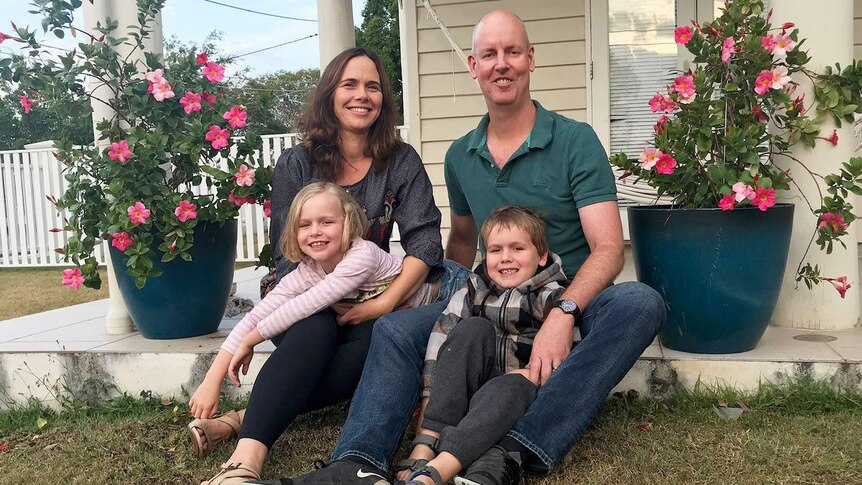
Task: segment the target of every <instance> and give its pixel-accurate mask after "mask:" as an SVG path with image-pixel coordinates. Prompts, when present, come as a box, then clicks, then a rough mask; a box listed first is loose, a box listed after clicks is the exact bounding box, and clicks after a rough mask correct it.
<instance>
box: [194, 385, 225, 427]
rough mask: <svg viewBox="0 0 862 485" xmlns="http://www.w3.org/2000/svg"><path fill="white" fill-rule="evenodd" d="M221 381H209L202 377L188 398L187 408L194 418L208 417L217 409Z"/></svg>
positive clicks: (213, 414)
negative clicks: (202, 379) (199, 383)
mask: <svg viewBox="0 0 862 485" xmlns="http://www.w3.org/2000/svg"><path fill="white" fill-rule="evenodd" d="M220 390H221V381H219V382H210V381H209V380H207V379H204V381H203V382H201V385H199V386H198V388H197V389H196V390H195V393H194V394H192V398H191V399H190V400H189V409H190V411H191V413H192V415H193V416H194V417H195V419H210V418H212V417H213V416H215V413H216V411H218V402H219V397H220V396H219V391H220Z"/></svg>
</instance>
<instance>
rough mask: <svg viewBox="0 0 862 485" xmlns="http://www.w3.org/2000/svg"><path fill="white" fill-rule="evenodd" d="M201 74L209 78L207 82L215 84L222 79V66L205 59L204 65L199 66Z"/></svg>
mask: <svg viewBox="0 0 862 485" xmlns="http://www.w3.org/2000/svg"><path fill="white" fill-rule="evenodd" d="M201 74H203V76H204V77H205V78H207V79H209V82H211V83H213V84H215V83H217V82H219V81H221V80H222V79H224V67H222V66H219V65H218V64H216V63H215V62H212V61H207V63H206V64H204V67H202V68H201Z"/></svg>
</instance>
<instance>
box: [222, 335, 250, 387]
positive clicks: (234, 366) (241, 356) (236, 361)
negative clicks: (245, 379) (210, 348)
mask: <svg viewBox="0 0 862 485" xmlns="http://www.w3.org/2000/svg"><path fill="white" fill-rule="evenodd" d="M252 356H254V345H249V344H247V343H246V342H245V340H243V342H242V343H240V344H239V347H238V348H237V349H236V352H234V354H233V358H231V359H230V364H229V365H228V368H227V375H228V377H229V378H230V381H231V382H233V384H234V385H235V386H236V387H239V386H240V382H239V371H240V368H241V369H242V375H246V374H248V365H249V363H250V362H251V358H252Z"/></svg>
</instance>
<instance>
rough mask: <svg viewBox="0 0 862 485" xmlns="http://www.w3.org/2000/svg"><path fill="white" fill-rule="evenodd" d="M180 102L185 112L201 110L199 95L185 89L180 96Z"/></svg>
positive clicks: (190, 112)
mask: <svg viewBox="0 0 862 485" xmlns="http://www.w3.org/2000/svg"><path fill="white" fill-rule="evenodd" d="M180 104H181V105H183V111H185V112H186V114H192V113H194V112H195V111H200V110H201V95H200V94H197V93H193V92H191V91H186V94H185V95H184V96H183V97H182V98H180Z"/></svg>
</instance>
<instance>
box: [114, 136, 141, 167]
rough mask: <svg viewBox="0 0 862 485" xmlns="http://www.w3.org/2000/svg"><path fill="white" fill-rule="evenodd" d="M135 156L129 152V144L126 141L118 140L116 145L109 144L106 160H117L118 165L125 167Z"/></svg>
mask: <svg viewBox="0 0 862 485" xmlns="http://www.w3.org/2000/svg"><path fill="white" fill-rule="evenodd" d="M134 155H135V154H134V153H132V151H131V150H129V144H128V143H126V140H120V141H119V142H118V143H111V148H109V149H108V158H110V159H111V160H118V161H119V162H120V165H125V164H126V162H127V161H129V159H130V158H132V157H133V156H134Z"/></svg>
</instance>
